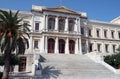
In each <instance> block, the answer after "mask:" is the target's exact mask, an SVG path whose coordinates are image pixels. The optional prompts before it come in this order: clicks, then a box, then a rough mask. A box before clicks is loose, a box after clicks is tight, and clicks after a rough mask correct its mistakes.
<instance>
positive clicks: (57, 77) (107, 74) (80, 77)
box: [36, 54, 120, 79]
mask: <svg viewBox="0 0 120 79" xmlns="http://www.w3.org/2000/svg"><path fill="white" fill-rule="evenodd" d="M39 62H40V65H39V66H40V67H41V69H42V76H41V77H39V78H38V79H120V76H119V75H115V74H114V73H113V72H111V71H110V70H108V69H107V68H105V67H104V66H103V65H101V64H99V63H95V62H94V61H92V60H91V59H90V58H88V57H87V56H86V55H70V54H41V55H40V59H39ZM36 79H37V78H36Z"/></svg>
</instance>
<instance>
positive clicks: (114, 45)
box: [113, 45, 116, 53]
mask: <svg viewBox="0 0 120 79" xmlns="http://www.w3.org/2000/svg"><path fill="white" fill-rule="evenodd" d="M115 47H116V45H113V53H115Z"/></svg>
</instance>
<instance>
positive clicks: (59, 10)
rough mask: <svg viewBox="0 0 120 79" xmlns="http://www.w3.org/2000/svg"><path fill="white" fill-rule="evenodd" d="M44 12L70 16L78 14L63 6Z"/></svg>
mask: <svg viewBox="0 0 120 79" xmlns="http://www.w3.org/2000/svg"><path fill="white" fill-rule="evenodd" d="M46 10H49V11H55V12H64V13H70V14H79V13H77V12H75V11H73V10H70V9H68V8H66V7H64V6H60V7H55V8H46Z"/></svg>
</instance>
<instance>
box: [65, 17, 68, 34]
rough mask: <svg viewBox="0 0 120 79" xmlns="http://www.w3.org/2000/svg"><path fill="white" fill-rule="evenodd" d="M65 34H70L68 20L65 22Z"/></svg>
mask: <svg viewBox="0 0 120 79" xmlns="http://www.w3.org/2000/svg"><path fill="white" fill-rule="evenodd" d="M65 32H68V18H66V20H65Z"/></svg>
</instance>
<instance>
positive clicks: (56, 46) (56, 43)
mask: <svg viewBox="0 0 120 79" xmlns="http://www.w3.org/2000/svg"><path fill="white" fill-rule="evenodd" d="M55 53H56V54H58V53H59V46H58V37H56V39H55Z"/></svg>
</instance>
